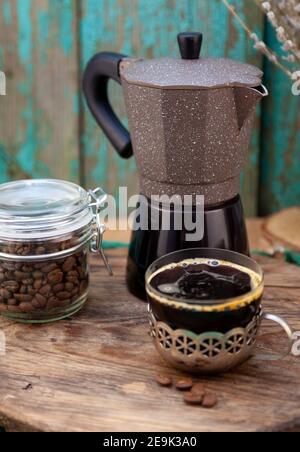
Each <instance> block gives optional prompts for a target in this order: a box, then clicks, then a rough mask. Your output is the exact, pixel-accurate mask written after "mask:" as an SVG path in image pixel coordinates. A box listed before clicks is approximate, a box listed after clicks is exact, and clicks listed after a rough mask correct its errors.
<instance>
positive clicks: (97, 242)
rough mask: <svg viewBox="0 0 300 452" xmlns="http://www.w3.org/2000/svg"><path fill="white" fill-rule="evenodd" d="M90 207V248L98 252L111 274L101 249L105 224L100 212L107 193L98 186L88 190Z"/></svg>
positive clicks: (110, 272)
mask: <svg viewBox="0 0 300 452" xmlns="http://www.w3.org/2000/svg"><path fill="white" fill-rule="evenodd" d="M89 195H90V204H89V205H90V207H91V208H92V209H93V212H94V234H93V237H92V240H91V246H90V250H91V252H92V253H95V254H100V256H101V257H102V259H103V262H104V265H105V267H106V269H107V271H108V273H109V274H110V275H111V276H112V275H113V271H112V268H111V266H110V264H109V262H108V259H107V257H106V255H105V253H104V250H103V235H104V233H105V231H106V226H105V224H103V223H101V217H100V212H101V208H102V206H103V204H104V203H105V201H106V200H107V194H106V193H105V192H104V191H103V190H102V188H100V187H98V188H95V190H89Z"/></svg>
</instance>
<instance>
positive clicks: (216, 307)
mask: <svg viewBox="0 0 300 452" xmlns="http://www.w3.org/2000/svg"><path fill="white" fill-rule="evenodd" d="M186 260H188V262H189V263H195V264H196V263H198V264H199V263H200V262H201V263H205V264H207V265H211V266H212V267H216V266H218V265H219V264H222V263H224V262H225V263H226V265H229V266H230V267H233V268H237V269H239V270H242V271H243V272H245V273H247V274H249V275H252V278H253V280H254V281H255V284H253V286H252V288H251V289H250V290H249V292H247V293H245V294H243V295H240V296H237V297H231V298H228V297H227V296H226V294H225V295H224V299H222V300H221V299H218V300H212V299H208V300H202V299H201V300H199V299H192V298H188V299H187V298H186V297H182V296H180V294H176V295H174V294H172V295H168V293H162V292H161V291H159V290H158V289H157V288H156V287H154V284H153V282H154V278H155V277H156V276H157V275H158V274H162V271H164V270H165V269H166V268H172V267H177V266H178V264H180V263H182V262H183V261H186ZM183 265H184V264H183ZM185 265H186V263H185ZM170 274H171V273H170V272H169V275H170ZM165 277H166V278H167V276H165ZM164 282H165V283H166V284H168V281H164ZM171 283H172V281H170V284H171ZM146 291H147V296H148V300H149V320H150V334H151V337H152V338H153V341H154V344H155V347H156V349H157V351H158V352H159V354H160V355H161V356H162V357H163V358H164V359H165V360H166V361H167V362H168V363H170V364H171V365H172V366H173V367H175V368H178V369H180V370H183V371H188V372H195V373H203V374H214V373H220V372H224V371H228V370H230V369H232V368H234V367H236V366H238V365H240V364H242V363H243V362H245V361H246V360H248V359H249V358H250V357H251V356H252V355H253V353H254V348H255V345H256V342H257V337H258V333H259V331H260V327H261V323H262V320H263V319H265V320H270V321H273V322H275V323H277V324H279V325H280V326H281V327H282V328H283V330H284V331H285V333H286V335H287V336H288V340H289V348H288V350H287V354H288V353H290V351H291V347H292V341H293V331H292V330H291V328H290V326H289V325H288V324H287V323H286V322H285V321H284V320H283V319H282V318H280V317H278V316H276V315H274V314H270V313H266V312H264V311H263V309H262V297H263V291H264V276H263V271H262V269H261V267H260V266H259V265H258V264H257V263H256V262H255V261H254V260H253V259H251V258H249V257H247V256H244V255H241V254H238V253H235V252H232V251H227V250H221V249H205V248H201V249H200V248H197V249H187V250H181V251H176V252H174V253H171V254H168V255H166V256H163V257H161V258H160V259H158V260H156V261H155V262H154V263H153V264H152V265H151V266H150V267H149V269H148V271H147V273H146ZM260 357H261V358H262V356H260ZM279 358H280V357H279V356H278V355H268V356H267V357H264V358H262V359H269V360H275V359H276V360H277V359H279Z"/></svg>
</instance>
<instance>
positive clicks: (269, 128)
mask: <svg viewBox="0 0 300 452" xmlns="http://www.w3.org/2000/svg"><path fill="white" fill-rule="evenodd" d="M266 37H267V40H268V42H270V43H271V44H272V46H273V48H276V49H277V51H279V50H280V49H279V45H278V44H277V40H276V37H275V36H274V32H273V30H272V29H271V27H270V25H268V26H267V28H266ZM265 73H266V76H265V79H266V84H267V86H268V88H269V90H270V93H271V95H270V96H269V98H268V99H267V100H266V102H265V104H264V109H263V115H262V140H261V154H260V190H259V193H260V196H259V213H260V214H261V215H266V214H269V213H272V212H274V211H277V210H279V209H281V208H283V207H288V206H294V205H299V204H300V96H294V95H293V94H292V83H291V80H289V78H288V77H286V75H285V74H283V73H282V72H280V71H278V70H274V66H273V65H271V63H269V62H266V65H265Z"/></svg>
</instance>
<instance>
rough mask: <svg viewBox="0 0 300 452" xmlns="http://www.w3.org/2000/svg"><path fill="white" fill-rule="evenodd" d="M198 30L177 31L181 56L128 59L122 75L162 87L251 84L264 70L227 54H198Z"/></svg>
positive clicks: (259, 79) (256, 83)
mask: <svg viewBox="0 0 300 452" xmlns="http://www.w3.org/2000/svg"><path fill="white" fill-rule="evenodd" d="M202 39H203V37H202V34H201V33H180V34H179V35H178V43H179V48H180V52H181V58H156V59H151V60H143V59H139V60H133V61H130V59H129V60H128V64H126V62H125V64H123V65H122V78H123V79H124V80H125V81H126V82H127V83H130V84H135V85H141V86H148V87H154V88H163V89H210V88H222V87H249V88H254V87H257V86H260V85H261V83H262V77H263V72H262V71H261V70H260V69H259V68H257V67H256V66H253V65H251V64H245V63H242V62H240V61H236V60H231V59H227V58H202V57H200V51H201V45H202Z"/></svg>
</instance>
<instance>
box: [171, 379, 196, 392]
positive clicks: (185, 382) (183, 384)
mask: <svg viewBox="0 0 300 452" xmlns="http://www.w3.org/2000/svg"><path fill="white" fill-rule="evenodd" d="M192 386H193V380H192V379H191V378H180V379H179V380H177V381H176V384H175V387H176V389H178V390H179V391H187V390H188V389H191V388H192Z"/></svg>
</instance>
